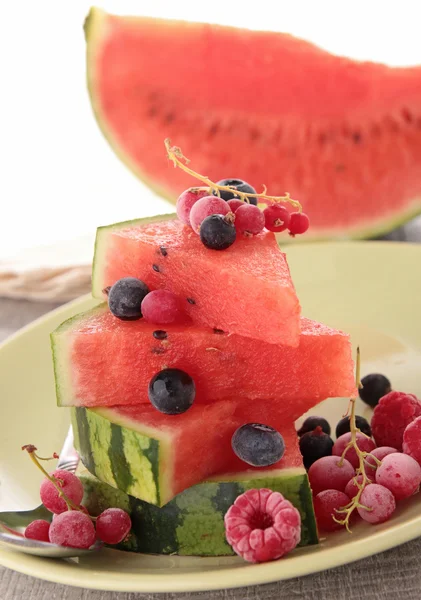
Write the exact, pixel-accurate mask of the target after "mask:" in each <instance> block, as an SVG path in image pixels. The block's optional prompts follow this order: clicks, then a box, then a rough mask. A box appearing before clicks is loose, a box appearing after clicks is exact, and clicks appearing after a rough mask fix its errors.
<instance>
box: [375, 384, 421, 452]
mask: <svg viewBox="0 0 421 600" xmlns="http://www.w3.org/2000/svg"><path fill="white" fill-rule="evenodd" d="M420 416H421V402H420V401H419V400H418V398H417V397H416V396H414V395H413V394H404V393H403V392H389V393H388V394H386V396H383V398H380V401H379V403H378V405H377V406H376V408H375V409H374V413H373V417H372V419H371V430H372V433H373V437H374V439H375V440H376V444H377V445H378V446H392V447H393V448H396V449H397V450H398V451H399V452H400V451H401V450H402V442H403V433H404V431H405V429H406V428H407V426H408V425H409V424H410V423H412V421H414V420H415V419H416V418H417V417H420Z"/></svg>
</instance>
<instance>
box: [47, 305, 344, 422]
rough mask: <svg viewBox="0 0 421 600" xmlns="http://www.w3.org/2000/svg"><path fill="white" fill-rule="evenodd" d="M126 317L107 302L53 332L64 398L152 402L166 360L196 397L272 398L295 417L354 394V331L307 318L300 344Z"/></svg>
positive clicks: (67, 402) (200, 400) (72, 402)
mask: <svg viewBox="0 0 421 600" xmlns="http://www.w3.org/2000/svg"><path fill="white" fill-rule="evenodd" d="M156 329H157V326H156V325H152V324H149V323H146V322H145V321H143V320H142V319H141V320H139V321H130V322H128V321H121V320H119V319H117V318H116V317H114V316H113V315H112V314H111V313H110V311H109V310H108V307H107V305H101V306H99V307H97V308H94V309H92V310H90V311H88V312H85V313H82V314H80V315H78V316H76V317H73V318H72V319H70V320H68V321H66V322H65V323H63V324H62V325H61V326H60V327H59V328H58V329H57V330H56V331H55V332H54V333H53V334H52V346H53V353H54V364H55V374H56V384H57V385H56V389H57V398H58V404H59V405H61V406H86V407H106V406H116V405H133V406H136V405H139V404H147V405H148V404H149V400H148V396H147V389H148V385H149V381H150V380H151V379H152V377H153V376H154V375H155V374H156V373H157V372H158V371H160V370H161V369H163V368H164V367H165V366H166V367H171V368H178V369H182V370H183V371H186V372H187V373H189V375H190V376H191V377H192V378H193V380H194V381H195V384H196V399H195V403H196V404H206V403H210V402H213V401H216V400H219V399H223V398H239V399H240V400H241V401H242V402H248V401H249V400H246V399H247V398H251V399H253V401H261V402H262V403H265V402H270V403H271V405H272V406H273V407H274V408H275V407H276V410H277V411H278V414H281V413H282V414H285V415H286V416H287V417H288V419H289V422H292V421H294V420H295V419H297V418H298V417H299V416H301V415H302V414H303V413H304V412H306V411H307V410H308V409H309V408H311V407H312V406H314V405H315V404H317V403H318V402H320V401H321V400H324V399H325V398H328V397H337V396H350V395H352V394H353V393H355V384H354V375H353V361H352V358H351V348H350V342H349V336H348V335H346V334H344V333H342V332H341V331H337V330H335V329H331V328H330V327H327V326H325V325H322V324H320V323H316V322H315V321H311V320H309V319H304V318H303V319H302V320H301V334H300V344H299V346H298V347H297V348H293V347H291V346H281V345H276V344H268V343H266V342H263V341H261V340H255V339H252V338H244V337H242V336H239V335H229V334H224V333H221V332H216V333H215V332H214V331H213V330H212V329H210V328H203V327H199V326H197V325H188V326H185V325H170V326H167V327H166V334H167V336H166V339H164V340H162V339H156V338H155V337H154V335H153V334H154V331H155V330H156Z"/></svg>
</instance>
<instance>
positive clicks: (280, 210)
mask: <svg viewBox="0 0 421 600" xmlns="http://www.w3.org/2000/svg"><path fill="white" fill-rule="evenodd" d="M263 215H264V217H265V227H266V229H268V230H269V231H275V232H277V233H279V232H280V231H285V229H286V228H287V227H288V225H289V221H290V215H289V212H288V211H287V209H286V208H285V206H281V205H280V204H272V205H271V206H268V207H267V208H265V210H264V211H263Z"/></svg>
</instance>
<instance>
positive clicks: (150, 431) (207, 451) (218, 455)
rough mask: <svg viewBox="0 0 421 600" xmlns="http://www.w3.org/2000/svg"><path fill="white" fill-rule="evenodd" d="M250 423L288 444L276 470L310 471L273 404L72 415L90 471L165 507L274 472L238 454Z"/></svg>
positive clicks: (109, 410) (230, 403)
mask: <svg viewBox="0 0 421 600" xmlns="http://www.w3.org/2000/svg"><path fill="white" fill-rule="evenodd" d="M250 422H261V423H264V424H265V425H270V426H271V427H274V428H276V429H277V430H278V431H279V432H280V433H281V435H282V436H283V438H284V441H285V445H286V451H285V454H284V456H283V457H282V458H281V460H280V461H278V462H277V463H275V464H274V465H272V466H271V467H270V469H271V470H273V469H302V468H303V467H302V458H301V454H300V452H299V449H298V443H297V439H298V438H297V434H296V432H295V428H294V424H293V423H292V422H291V421H289V420H288V419H285V418H284V416H283V415H278V414H277V413H276V410H274V408H273V407H272V406H270V405H268V404H266V405H265V406H261V405H259V404H256V403H253V402H251V401H249V402H246V403H245V404H243V403H241V402H239V401H238V400H226V401H219V402H214V403H212V404H208V405H200V404H199V405H193V407H192V408H191V409H190V410H188V411H187V412H186V413H184V414H181V415H176V416H175V415H164V414H162V413H160V412H158V411H156V410H155V409H154V408H153V407H152V406H151V405H149V406H148V405H144V406H116V407H110V408H95V409H87V408H74V409H72V423H73V430H74V434H75V446H76V449H77V450H78V451H79V454H80V456H81V459H82V462H83V464H84V465H85V467H86V468H87V469H88V471H89V472H90V473H92V474H93V475H95V476H96V477H97V478H98V479H99V480H100V481H102V482H104V483H108V484H109V485H111V486H113V487H115V488H117V489H119V490H121V491H123V492H125V493H127V494H130V495H132V496H134V497H135V498H139V499H140V500H144V501H146V502H149V503H150V504H155V505H157V506H163V505H164V504H166V503H167V502H169V501H170V500H171V499H172V498H173V497H174V496H175V495H176V494H179V493H180V492H182V491H183V490H185V489H187V488H189V487H191V486H193V485H196V484H198V483H200V482H202V481H204V480H206V479H208V478H209V477H211V476H218V475H220V476H222V475H223V476H224V477H229V474H230V473H242V474H243V475H244V477H245V478H247V477H249V478H253V477H264V476H265V473H266V472H267V470H268V469H269V467H268V468H257V467H252V466H250V465H248V464H247V463H244V462H243V461H241V460H240V459H239V458H238V457H237V456H236V455H235V454H234V452H233V450H232V448H231V438H232V436H233V434H234V432H235V430H236V429H237V427H240V426H241V425H244V424H245V423H250Z"/></svg>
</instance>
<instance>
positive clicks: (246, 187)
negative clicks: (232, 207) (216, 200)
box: [212, 179, 257, 204]
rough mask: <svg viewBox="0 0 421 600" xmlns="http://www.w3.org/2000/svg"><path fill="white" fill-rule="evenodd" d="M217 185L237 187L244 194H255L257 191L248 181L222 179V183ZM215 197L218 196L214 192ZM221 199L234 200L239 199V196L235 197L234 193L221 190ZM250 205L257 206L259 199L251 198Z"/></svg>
mask: <svg viewBox="0 0 421 600" xmlns="http://www.w3.org/2000/svg"><path fill="white" fill-rule="evenodd" d="M216 184H217V185H230V186H231V187H235V189H236V190H238V191H239V192H244V193H245V194H255V193H256V190H255V189H254V187H253V186H251V185H250V184H248V183H247V182H246V181H243V180H242V179H221V181H217V182H216ZM212 193H213V195H214V196H216V195H217V194H216V192H212ZM219 193H220V195H221V198H222V199H223V200H226V201H227V202H228V200H232V199H233V198H238V196H234V194H233V193H232V192H225V191H223V190H221V191H220V192H219ZM249 202H250V204H257V198H249Z"/></svg>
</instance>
